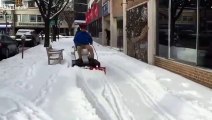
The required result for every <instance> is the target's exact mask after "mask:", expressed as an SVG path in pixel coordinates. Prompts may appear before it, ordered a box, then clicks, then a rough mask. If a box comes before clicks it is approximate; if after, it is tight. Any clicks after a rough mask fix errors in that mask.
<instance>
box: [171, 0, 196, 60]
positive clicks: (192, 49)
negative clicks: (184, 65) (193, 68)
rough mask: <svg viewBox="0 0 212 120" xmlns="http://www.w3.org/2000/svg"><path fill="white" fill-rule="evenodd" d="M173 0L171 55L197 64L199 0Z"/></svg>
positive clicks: (176, 58) (173, 57)
mask: <svg viewBox="0 0 212 120" xmlns="http://www.w3.org/2000/svg"><path fill="white" fill-rule="evenodd" d="M171 1H172V3H171V20H170V24H171V25H170V30H171V32H170V57H171V58H172V59H175V60H180V61H183V62H188V63H190V64H196V61H197V51H196V43H197V42H196V36H197V21H196V20H197V19H196V18H197V0H190V1H189V0H171ZM181 18H182V19H181Z"/></svg>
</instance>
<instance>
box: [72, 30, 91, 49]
mask: <svg viewBox="0 0 212 120" xmlns="http://www.w3.org/2000/svg"><path fill="white" fill-rule="evenodd" d="M74 43H75V46H80V45H89V44H93V39H92V37H91V36H90V35H89V34H88V33H87V32H86V31H80V32H78V33H77V34H76V35H75V37H74Z"/></svg>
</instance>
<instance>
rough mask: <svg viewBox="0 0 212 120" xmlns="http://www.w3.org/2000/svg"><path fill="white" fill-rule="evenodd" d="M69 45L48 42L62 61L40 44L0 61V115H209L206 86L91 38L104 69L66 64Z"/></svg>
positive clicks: (68, 119)
mask: <svg viewBox="0 0 212 120" xmlns="http://www.w3.org/2000/svg"><path fill="white" fill-rule="evenodd" d="M72 45H73V41H72V38H62V39H61V40H60V41H59V42H54V43H53V47H55V48H63V49H65V50H64V61H63V63H62V64H56V65H47V55H46V51H45V48H44V47H43V46H42V45H39V46H36V47H34V48H31V49H29V50H27V51H26V52H25V54H24V59H23V60H22V59H21V54H18V55H16V56H14V57H12V58H9V59H7V60H2V61H0V76H1V77H0V106H1V107H0V120H58V119H59V120H100V119H102V120H212V91H211V89H209V88H206V87H204V86H201V85H199V84H197V83H194V82H192V81H191V80H188V79H185V78H183V77H181V76H179V75H176V74H174V73H171V72H169V71H166V70H164V69H161V68H158V67H155V66H152V65H148V64H146V63H143V62H141V61H139V60H136V59H134V58H131V57H129V56H127V55H124V54H123V53H121V52H118V51H116V50H114V49H111V48H109V47H104V46H101V45H98V44H96V43H95V44H94V46H95V49H96V51H97V55H98V58H99V61H100V62H101V63H102V66H105V67H106V71H107V72H106V75H105V74H104V73H103V72H101V71H90V70H87V69H82V68H79V67H67V66H69V65H70V64H71V58H70V56H71V51H72V48H71V47H72Z"/></svg>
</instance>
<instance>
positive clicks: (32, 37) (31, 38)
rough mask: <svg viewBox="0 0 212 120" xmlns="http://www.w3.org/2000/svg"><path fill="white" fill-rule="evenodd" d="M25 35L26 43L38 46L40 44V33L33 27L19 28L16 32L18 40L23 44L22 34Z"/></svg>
mask: <svg viewBox="0 0 212 120" xmlns="http://www.w3.org/2000/svg"><path fill="white" fill-rule="evenodd" d="M22 35H25V36H26V39H25V45H28V44H29V45H30V46H36V45H38V44H40V41H41V40H40V38H39V35H38V34H37V33H36V31H35V30H33V29H18V31H17V33H16V40H17V41H18V42H19V44H21V36H22Z"/></svg>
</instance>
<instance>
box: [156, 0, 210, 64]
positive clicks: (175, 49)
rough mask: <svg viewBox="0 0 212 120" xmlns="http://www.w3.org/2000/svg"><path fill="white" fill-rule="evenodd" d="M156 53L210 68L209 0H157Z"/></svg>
mask: <svg viewBox="0 0 212 120" xmlns="http://www.w3.org/2000/svg"><path fill="white" fill-rule="evenodd" d="M157 43H158V44H157V55H158V56H161V57H167V58H169V59H170V58H171V59H174V60H177V61H180V62H183V63H187V64H192V65H197V66H200V67H207V68H212V62H211V61H212V0H159V2H158V40H157Z"/></svg>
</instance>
